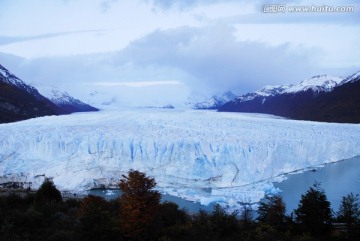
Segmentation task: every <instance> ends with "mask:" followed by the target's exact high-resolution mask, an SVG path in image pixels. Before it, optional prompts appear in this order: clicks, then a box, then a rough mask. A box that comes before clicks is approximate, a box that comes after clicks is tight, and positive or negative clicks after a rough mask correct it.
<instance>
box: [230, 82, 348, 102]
mask: <svg viewBox="0 0 360 241" xmlns="http://www.w3.org/2000/svg"><path fill="white" fill-rule="evenodd" d="M342 80H343V78H340V77H335V76H330V75H317V76H314V77H312V78H310V79H306V80H303V81H301V82H300V83H298V84H288V85H274V86H272V85H268V86H265V87H264V88H263V89H260V90H258V91H256V92H254V93H248V94H245V95H242V96H238V97H237V98H236V100H235V101H236V102H240V103H241V102H245V101H249V100H253V99H255V98H256V97H269V96H276V95H281V94H291V93H298V92H304V91H308V90H311V91H313V92H314V93H320V92H329V91H331V90H332V89H333V88H334V87H335V86H337V85H338V84H339V83H340V82H341V81H342Z"/></svg>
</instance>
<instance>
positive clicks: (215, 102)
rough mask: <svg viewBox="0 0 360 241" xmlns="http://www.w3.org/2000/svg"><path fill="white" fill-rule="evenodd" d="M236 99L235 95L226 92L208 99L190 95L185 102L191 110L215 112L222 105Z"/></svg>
mask: <svg viewBox="0 0 360 241" xmlns="http://www.w3.org/2000/svg"><path fill="white" fill-rule="evenodd" d="M234 98H236V95H235V94H234V93H233V92H231V91H227V92H225V93H223V94H220V95H212V96H211V97H210V98H209V97H206V96H204V95H200V94H194V93H193V94H192V95H191V96H190V97H189V98H188V99H187V101H186V103H185V104H186V105H187V106H190V107H191V108H192V109H198V110H205V109H207V110H216V109H219V108H220V107H221V106H222V105H223V104H225V103H227V102H229V101H230V100H233V99H234Z"/></svg>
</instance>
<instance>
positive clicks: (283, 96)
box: [218, 72, 360, 123]
mask: <svg viewBox="0 0 360 241" xmlns="http://www.w3.org/2000/svg"><path fill="white" fill-rule="evenodd" d="M359 78H360V72H357V73H355V74H353V75H350V76H349V77H347V78H340V77H334V76H329V75H317V76H314V77H312V78H310V79H306V80H304V81H301V82H300V83H298V84H295V85H280V86H266V87H265V88H263V89H260V90H259V91H256V92H254V93H248V94H245V95H242V96H238V97H237V98H236V99H234V100H232V101H229V102H227V103H226V104H224V105H223V106H222V107H220V108H219V110H218V111H220V112H222V111H225V112H252V113H266V114H273V115H279V116H283V117H286V118H290V119H298V120H313V121H327V122H351V123H360V116H358V115H359V114H358V110H359V108H360V107H359V105H358V104H356V100H357V99H358V98H357V95H356V91H355V90H358V91H359V92H358V93H360V89H358V88H359V87H358V86H357V83H358V82H359V81H358V80H359ZM344 85H353V86H352V87H346V88H340V89H339V87H341V86H344ZM351 88H354V90H351ZM335 90H336V91H335ZM334 91H335V92H334ZM340 92H349V93H351V95H350V96H349V94H347V93H340ZM334 93H335V94H334ZM335 95H336V96H341V98H340V97H337V102H336V103H335V102H333V101H332V100H331V98H335ZM345 100H346V101H345ZM344 103H346V104H344ZM358 103H359V102H358ZM333 105H336V106H341V108H330V107H331V106H333ZM325 107H326V108H325ZM341 113H343V115H345V113H346V118H342V117H341Z"/></svg>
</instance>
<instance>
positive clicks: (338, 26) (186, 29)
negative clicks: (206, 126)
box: [0, 0, 360, 103]
mask: <svg viewBox="0 0 360 241" xmlns="http://www.w3.org/2000/svg"><path fill="white" fill-rule="evenodd" d="M357 2H358V1H357V0H333V1H331V0H328V1H322V0H311V1H301V0H283V1H280V0H258V1H256V0H255V1H250V0H182V1H181V0H48V1H44V0H31V1H29V0H16V1H13V0H0V11H1V14H0V64H2V65H4V66H5V67H7V68H8V69H10V70H11V71H12V72H14V73H15V74H17V75H18V76H19V77H21V78H22V79H23V80H25V81H27V82H29V83H36V84H37V85H42V86H58V87H60V88H63V89H66V90H67V91H68V92H69V93H72V94H74V95H75V96H77V97H83V98H85V97H86V96H88V95H89V93H90V92H92V91H95V90H98V91H100V90H101V91H102V92H103V93H106V91H108V92H109V93H110V92H114V93H115V92H116V93H117V95H118V96H117V97H116V98H122V99H121V101H129V100H128V98H132V97H134V96H136V97H139V96H143V97H145V98H147V99H153V101H154V103H155V102H156V101H157V100H158V99H159V98H160V97H159V96H161V98H163V99H171V98H172V99H173V100H174V101H175V99H176V101H181V100H182V99H183V98H184V97H185V96H187V95H189V93H191V92H192V91H196V92H198V93H203V94H210V93H215V92H222V91H226V90H236V91H237V92H238V93H247V92H250V91H255V90H257V89H259V88H261V87H262V86H264V85H275V84H287V83H296V82H300V81H301V80H303V79H305V78H309V77H311V76H313V75H317V74H323V73H327V74H332V75H340V76H346V75H349V74H351V73H353V72H355V71H358V70H360V44H359V43H360V4H359V3H357ZM269 3H271V4H284V3H285V4H286V6H285V7H286V8H285V11H284V12H281V13H264V10H265V12H266V11H268V9H269V8H268V7H269V5H267V4H269ZM324 5H326V6H329V7H338V6H350V7H354V11H351V12H346V13H344V12H342V13H334V12H331V13H330V12H318V13H316V12H307V13H305V12H298V13H294V12H289V11H288V8H289V7H292V6H324ZM274 6H278V5H274ZM101 91H100V92H101ZM114 93H113V94H114ZM119 93H120V95H121V96H120V97H119ZM134 93H136V94H137V95H134ZM110 95H111V94H109V96H110ZM114 95H115V94H114Z"/></svg>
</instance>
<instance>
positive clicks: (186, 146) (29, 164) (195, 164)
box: [0, 109, 360, 208]
mask: <svg viewBox="0 0 360 241" xmlns="http://www.w3.org/2000/svg"><path fill="white" fill-rule="evenodd" d="M359 146H360V125H359V124H335V123H319V122H311V121H295V120H288V119H284V118H279V117H276V116H271V115H263V114H247V113H224V112H221V113H219V112H215V111H205V110H204V111H199V110H197V111H195V110H159V109H156V110H146V109H145V110H144V109H141V110H119V111H100V112H97V113H76V114H71V115H68V116H47V117H40V118H35V119H30V120H26V121H21V122H16V123H9V124H1V125H0V183H5V182H31V183H32V187H33V188H36V187H38V186H39V185H40V184H41V182H42V180H43V178H44V176H47V177H52V178H53V180H54V183H55V184H56V185H57V187H58V188H59V189H61V190H63V191H69V192H85V191H86V190H89V189H91V188H96V187H116V185H117V183H118V182H119V179H120V178H121V175H123V174H126V173H127V172H128V171H129V169H136V170H140V171H143V172H146V174H147V175H149V176H152V177H154V178H155V180H156V182H157V184H158V187H157V188H158V190H160V191H161V192H163V193H167V194H170V195H175V196H179V197H182V198H184V199H187V200H192V201H198V202H201V203H202V204H204V205H207V204H209V203H211V202H220V203H223V204H225V205H227V206H228V207H230V208H231V207H237V206H238V205H239V204H241V203H244V202H247V203H256V202H258V201H259V200H260V199H261V198H263V196H264V194H265V193H269V192H270V193H271V192H277V191H279V190H276V189H275V188H274V186H273V184H272V183H273V182H274V181H281V180H283V179H284V178H285V175H284V174H285V173H290V172H294V171H298V170H303V169H306V168H309V167H314V166H321V165H323V164H325V163H331V162H336V161H339V160H344V159H348V158H352V157H355V156H359V155H360V149H359Z"/></svg>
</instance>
